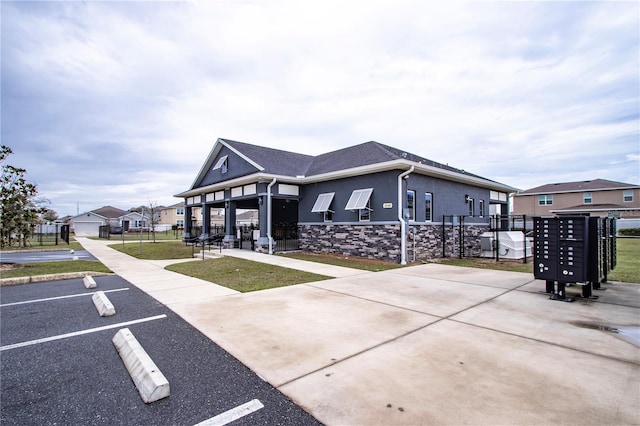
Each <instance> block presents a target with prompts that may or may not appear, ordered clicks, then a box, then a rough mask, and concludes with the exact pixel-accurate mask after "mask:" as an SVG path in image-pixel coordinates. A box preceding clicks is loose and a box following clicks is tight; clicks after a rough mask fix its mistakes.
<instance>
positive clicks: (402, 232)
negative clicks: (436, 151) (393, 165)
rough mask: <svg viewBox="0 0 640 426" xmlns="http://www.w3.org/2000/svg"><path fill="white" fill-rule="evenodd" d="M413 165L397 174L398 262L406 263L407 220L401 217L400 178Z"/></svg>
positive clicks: (407, 173) (406, 173)
mask: <svg viewBox="0 0 640 426" xmlns="http://www.w3.org/2000/svg"><path fill="white" fill-rule="evenodd" d="M413 169H414V167H413V166H411V168H410V169H409V170H407V171H406V172H404V173H401V174H400V176H398V220H399V221H400V264H401V265H406V264H407V233H406V230H407V222H406V221H405V220H404V217H402V179H404V178H405V177H406V176H409V175H410V174H411V173H413Z"/></svg>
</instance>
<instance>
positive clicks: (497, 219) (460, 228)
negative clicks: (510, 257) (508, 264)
mask: <svg viewBox="0 0 640 426" xmlns="http://www.w3.org/2000/svg"><path fill="white" fill-rule="evenodd" d="M532 230H533V218H532V217H527V216H526V215H506V216H505V215H491V216H486V215H484V216H477V215H461V216H457V215H443V216H442V257H458V258H460V259H462V258H463V257H479V256H480V254H481V253H482V251H483V247H482V242H481V237H480V236H481V235H482V234H483V233H484V232H493V240H494V241H495V242H494V243H493V244H494V245H495V248H494V247H490V249H492V250H493V251H494V254H495V259H496V261H499V260H500V250H499V247H500V231H520V232H522V233H523V234H524V236H525V239H526V237H527V236H529V235H530V234H531V233H532ZM524 248H525V250H524V258H523V263H527V257H529V256H531V255H532V253H528V252H527V245H526V242H525V244H524Z"/></svg>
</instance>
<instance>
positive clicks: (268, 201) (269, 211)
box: [267, 178, 276, 254]
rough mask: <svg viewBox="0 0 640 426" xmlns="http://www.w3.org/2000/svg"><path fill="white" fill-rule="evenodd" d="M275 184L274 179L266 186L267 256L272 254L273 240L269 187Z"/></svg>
mask: <svg viewBox="0 0 640 426" xmlns="http://www.w3.org/2000/svg"><path fill="white" fill-rule="evenodd" d="M275 184H276V178H273V180H272V181H271V183H270V184H269V185H267V238H268V239H269V254H273V240H272V238H271V187H272V186H273V185H275Z"/></svg>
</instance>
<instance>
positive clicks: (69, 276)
mask: <svg viewBox="0 0 640 426" xmlns="http://www.w3.org/2000/svg"><path fill="white" fill-rule="evenodd" d="M105 275H114V274H113V273H106V272H94V271H85V272H67V273H64V274H47V275H33V276H30V277H16V278H1V279H0V286H9V285H20V284H31V283H41V282H45V281H59V280H73V279H77V278H84V277H86V276H92V277H101V276H105Z"/></svg>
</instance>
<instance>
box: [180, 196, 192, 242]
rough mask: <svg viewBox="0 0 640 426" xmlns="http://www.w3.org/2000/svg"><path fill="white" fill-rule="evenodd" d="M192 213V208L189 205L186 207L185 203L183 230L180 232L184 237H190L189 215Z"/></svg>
mask: <svg viewBox="0 0 640 426" xmlns="http://www.w3.org/2000/svg"><path fill="white" fill-rule="evenodd" d="M192 214H193V211H192V208H191V207H187V206H186V203H185V207H184V224H183V227H184V232H183V233H182V235H183V236H184V237H187V238H190V237H191V216H192Z"/></svg>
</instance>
